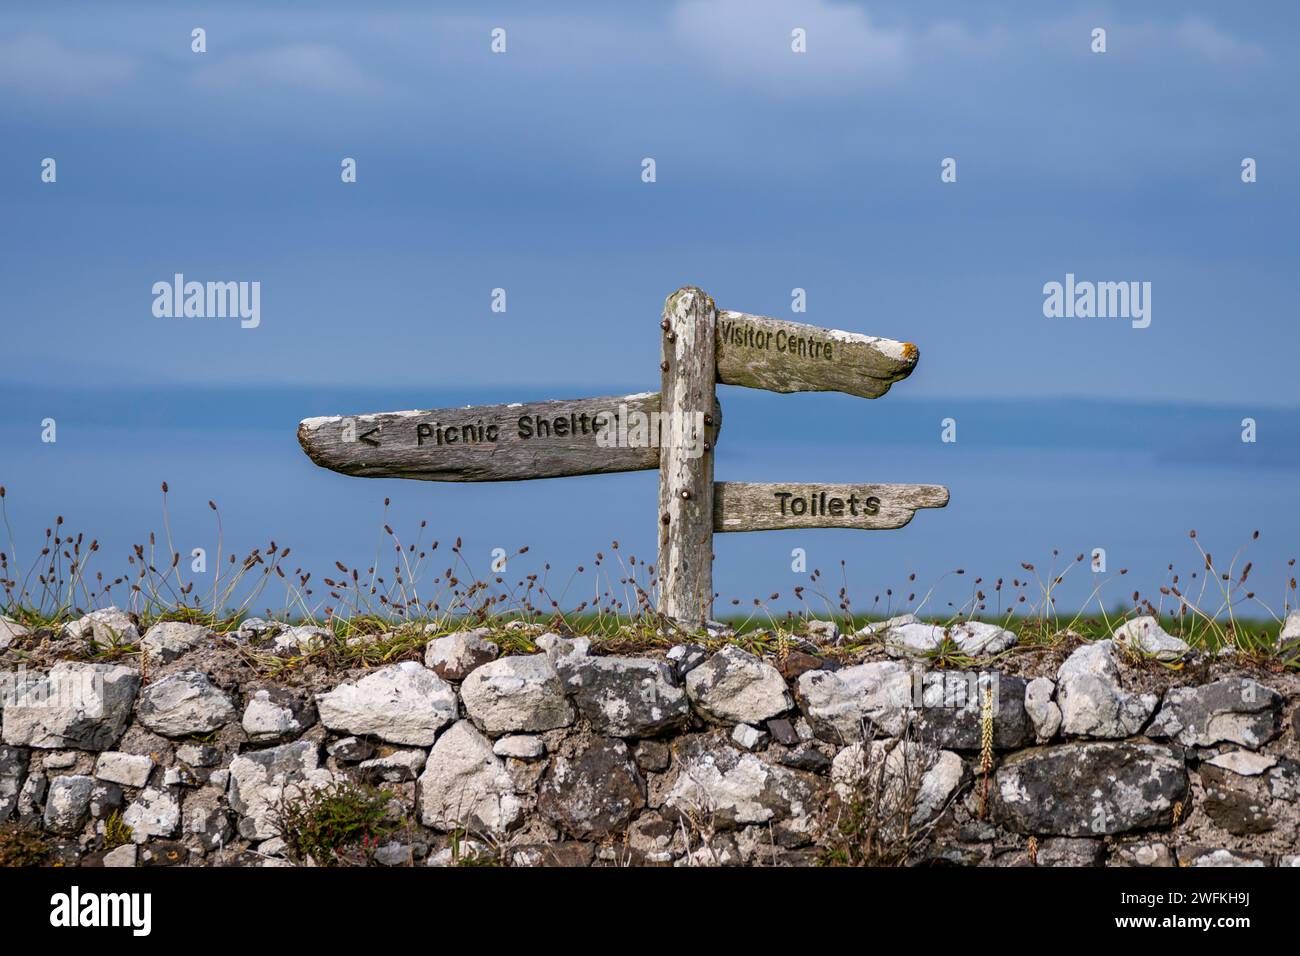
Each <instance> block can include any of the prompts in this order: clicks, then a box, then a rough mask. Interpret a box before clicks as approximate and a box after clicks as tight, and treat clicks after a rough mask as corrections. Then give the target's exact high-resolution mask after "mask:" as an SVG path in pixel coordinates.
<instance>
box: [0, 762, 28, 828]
mask: <svg viewBox="0 0 1300 956" xmlns="http://www.w3.org/2000/svg"><path fill="white" fill-rule="evenodd" d="M29 755H30V751H28V750H27V749H25V748H23V747H7V746H3V745H0V823H4V822H5V821H6V820H8V819H9V817H10V816H12V815H13V812H14V810H15V809H16V808H17V807H18V795H19V794H20V793H22V790H23V782H24V781H25V780H26V779H27V762H28V759H29Z"/></svg>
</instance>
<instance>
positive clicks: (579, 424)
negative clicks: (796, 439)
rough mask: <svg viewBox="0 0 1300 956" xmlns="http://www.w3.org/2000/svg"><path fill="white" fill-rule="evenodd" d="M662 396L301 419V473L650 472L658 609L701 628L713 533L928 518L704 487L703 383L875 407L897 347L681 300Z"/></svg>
mask: <svg viewBox="0 0 1300 956" xmlns="http://www.w3.org/2000/svg"><path fill="white" fill-rule="evenodd" d="M659 324H660V328H661V331H662V333H663V335H662V343H663V344H662V361H661V362H660V366H659V367H660V372H661V385H662V387H661V389H660V391H659V392H644V393H640V394H636V395H624V396H604V397H598V398H576V399H568V400H564V401H550V402H531V403H514V404H506V405H481V406H466V407H464V408H440V409H431V410H425V411H408V412H380V413H373V414H361V415H352V416H331V417H328V418H309V419H307V420H305V421H303V422H302V423H301V424H300V425H299V426H298V441H299V443H300V444H301V445H302V447H303V450H304V451H306V453H307V454H308V455H309V456H310V457H311V459H312V461H314V462H316V464H318V465H321V466H322V467H325V468H330V469H333V470H334V471H340V472H343V473H344V474H348V475H356V476H360V477H363V478H419V479H424V480H427V481H519V480H522V479H527V478H562V477H567V476H571V475H590V474H601V473H605V472H619V471H639V470H647V469H652V468H658V469H659V560H658V576H659V611H660V614H661V615H662V616H663V617H664V618H666V619H668V620H671V621H673V622H675V623H677V624H679V625H682V626H685V627H688V628H691V629H696V628H699V627H701V626H703V624H704V622H705V621H707V620H708V618H709V617H710V614H711V609H712V605H713V535H714V534H715V533H718V532H728V531H769V530H778V529H783V528H860V529H885V528H901V527H903V526H904V525H905V524H907V523H908V522H909V521H911V520H912V517H913V515H914V514H915V513H916V511H917V510H918V509H920V508H942V507H944V506H945V505H946V504H947V503H948V490H947V489H946V488H944V487H942V486H940V485H888V484H871V483H866V484H779V483H776V484H773V483H768V484H753V483H747V482H734V481H722V482H716V483H715V482H714V480H713V457H714V448H715V445H716V443H717V440H718V434H719V430H720V428H721V426H722V409H721V406H720V405H719V404H718V401H717V397H716V394H715V388H716V385H717V383H719V382H721V383H722V384H724V385H742V386H746V387H749V388H761V389H766V390H768V391H774V392H808V391H837V392H844V393H846V394H848V395H856V396H860V397H863V398H878V397H879V396H881V395H883V394H885V392H887V391H888V390H889V387H890V386H891V385H893V384H894V383H895V382H897V381H900V380H901V379H903V378H906V377H907V376H908V375H909V374H911V372H912V369H914V368H915V367H916V362H917V359H918V352H917V348H916V346H915V345H912V344H911V343H909V342H896V341H894V340H892V339H882V338H875V337H872V336H868V335H859V334H857V333H853V332H841V331H838V330H835V329H821V328H817V327H815V326H811V325H802V324H799V323H796V322H786V321H784V320H781V319H772V318H766V317H764V316H757V315H748V314H746V313H743V312H718V311H717V308H716V306H715V305H714V304H713V300H712V299H711V298H709V296H707V295H706V294H705V293H704V292H702V291H700V290H699V289H696V288H693V287H687V288H684V289H679V290H678V291H677V292H675V293H673V294H672V295H671V296H669V297H668V300H667V302H665V304H664V311H663V316H662V319H661V321H660V323H659Z"/></svg>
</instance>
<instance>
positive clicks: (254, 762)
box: [229, 740, 334, 840]
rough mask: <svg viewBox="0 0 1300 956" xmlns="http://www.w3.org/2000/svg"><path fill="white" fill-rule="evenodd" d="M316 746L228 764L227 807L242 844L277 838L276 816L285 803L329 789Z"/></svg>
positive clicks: (295, 746)
mask: <svg viewBox="0 0 1300 956" xmlns="http://www.w3.org/2000/svg"><path fill="white" fill-rule="evenodd" d="M319 759H320V755H319V754H318V753H317V750H316V744H314V743H311V742H310V741H306V740H299V741H296V742H295V743H291V744H283V745H281V746H279V747H271V748H268V749H266V750H253V751H250V752H248V753H242V754H239V755H237V756H236V757H235V758H234V759H233V760H231V761H230V790H229V794H230V806H231V809H233V810H234V811H235V812H236V813H238V814H239V834H240V836H242V837H244V839H246V840H269V839H271V838H272V837H275V836H277V835H278V831H277V825H276V823H277V815H278V813H279V809H280V806H281V804H282V803H283V802H285V801H287V800H295V799H299V798H301V797H302V796H303V795H304V794H306V793H309V792H310V791H312V790H316V789H319V788H321V787H326V786H329V784H330V783H332V782H333V781H334V775H333V774H332V773H330V772H329V771H328V770H325V769H323V768H320V767H319V766H318V762H319Z"/></svg>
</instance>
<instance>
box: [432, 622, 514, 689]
mask: <svg viewBox="0 0 1300 956" xmlns="http://www.w3.org/2000/svg"><path fill="white" fill-rule="evenodd" d="M490 633H492V632H491V631H490V630H489V629H488V628H486V627H480V628H475V629H474V630H472V631H457V632H456V633H455V634H447V635H444V636H443V637H438V638H434V639H433V640H432V641H430V642H429V646H428V647H426V648H425V649H424V666H425V667H427V668H429V670H431V671H433V672H434V673H435V674H437V675H438V676H439V677H443V678H446V679H447V680H464V679H465V678H466V677H467V676H469V674H470V672H471V671H473V670H474V668H476V667H479V666H481V665H483V664H486V663H488V662H489V661H492V660H495V659H496V658H497V656H498V655H499V654H500V653H501V648H500V647H499V646H498V645H497V644H495V643H493V642H492V641H489V640H487V636H488V635H489V634H490Z"/></svg>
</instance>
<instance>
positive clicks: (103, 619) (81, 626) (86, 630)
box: [63, 607, 140, 646]
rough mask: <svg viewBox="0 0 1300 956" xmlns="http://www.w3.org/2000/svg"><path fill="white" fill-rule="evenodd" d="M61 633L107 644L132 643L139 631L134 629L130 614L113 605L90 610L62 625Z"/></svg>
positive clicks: (138, 635)
mask: <svg viewBox="0 0 1300 956" xmlns="http://www.w3.org/2000/svg"><path fill="white" fill-rule="evenodd" d="M63 633H64V635H65V636H67V637H71V638H75V639H79V640H86V641H94V642H95V643H96V644H103V645H109V646H117V645H119V644H134V643H135V642H136V641H138V640H140V632H139V631H138V630H136V627H135V621H133V620H132V619H131V615H129V614H127V613H126V612H125V611H123V610H120V609H118V608H115V607H106V608H103V609H101V610H98V611H91V612H90V613H89V614H87V615H85V616H84V617H79V618H77V620H75V621H73V622H71V623H70V624H65V625H63Z"/></svg>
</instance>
